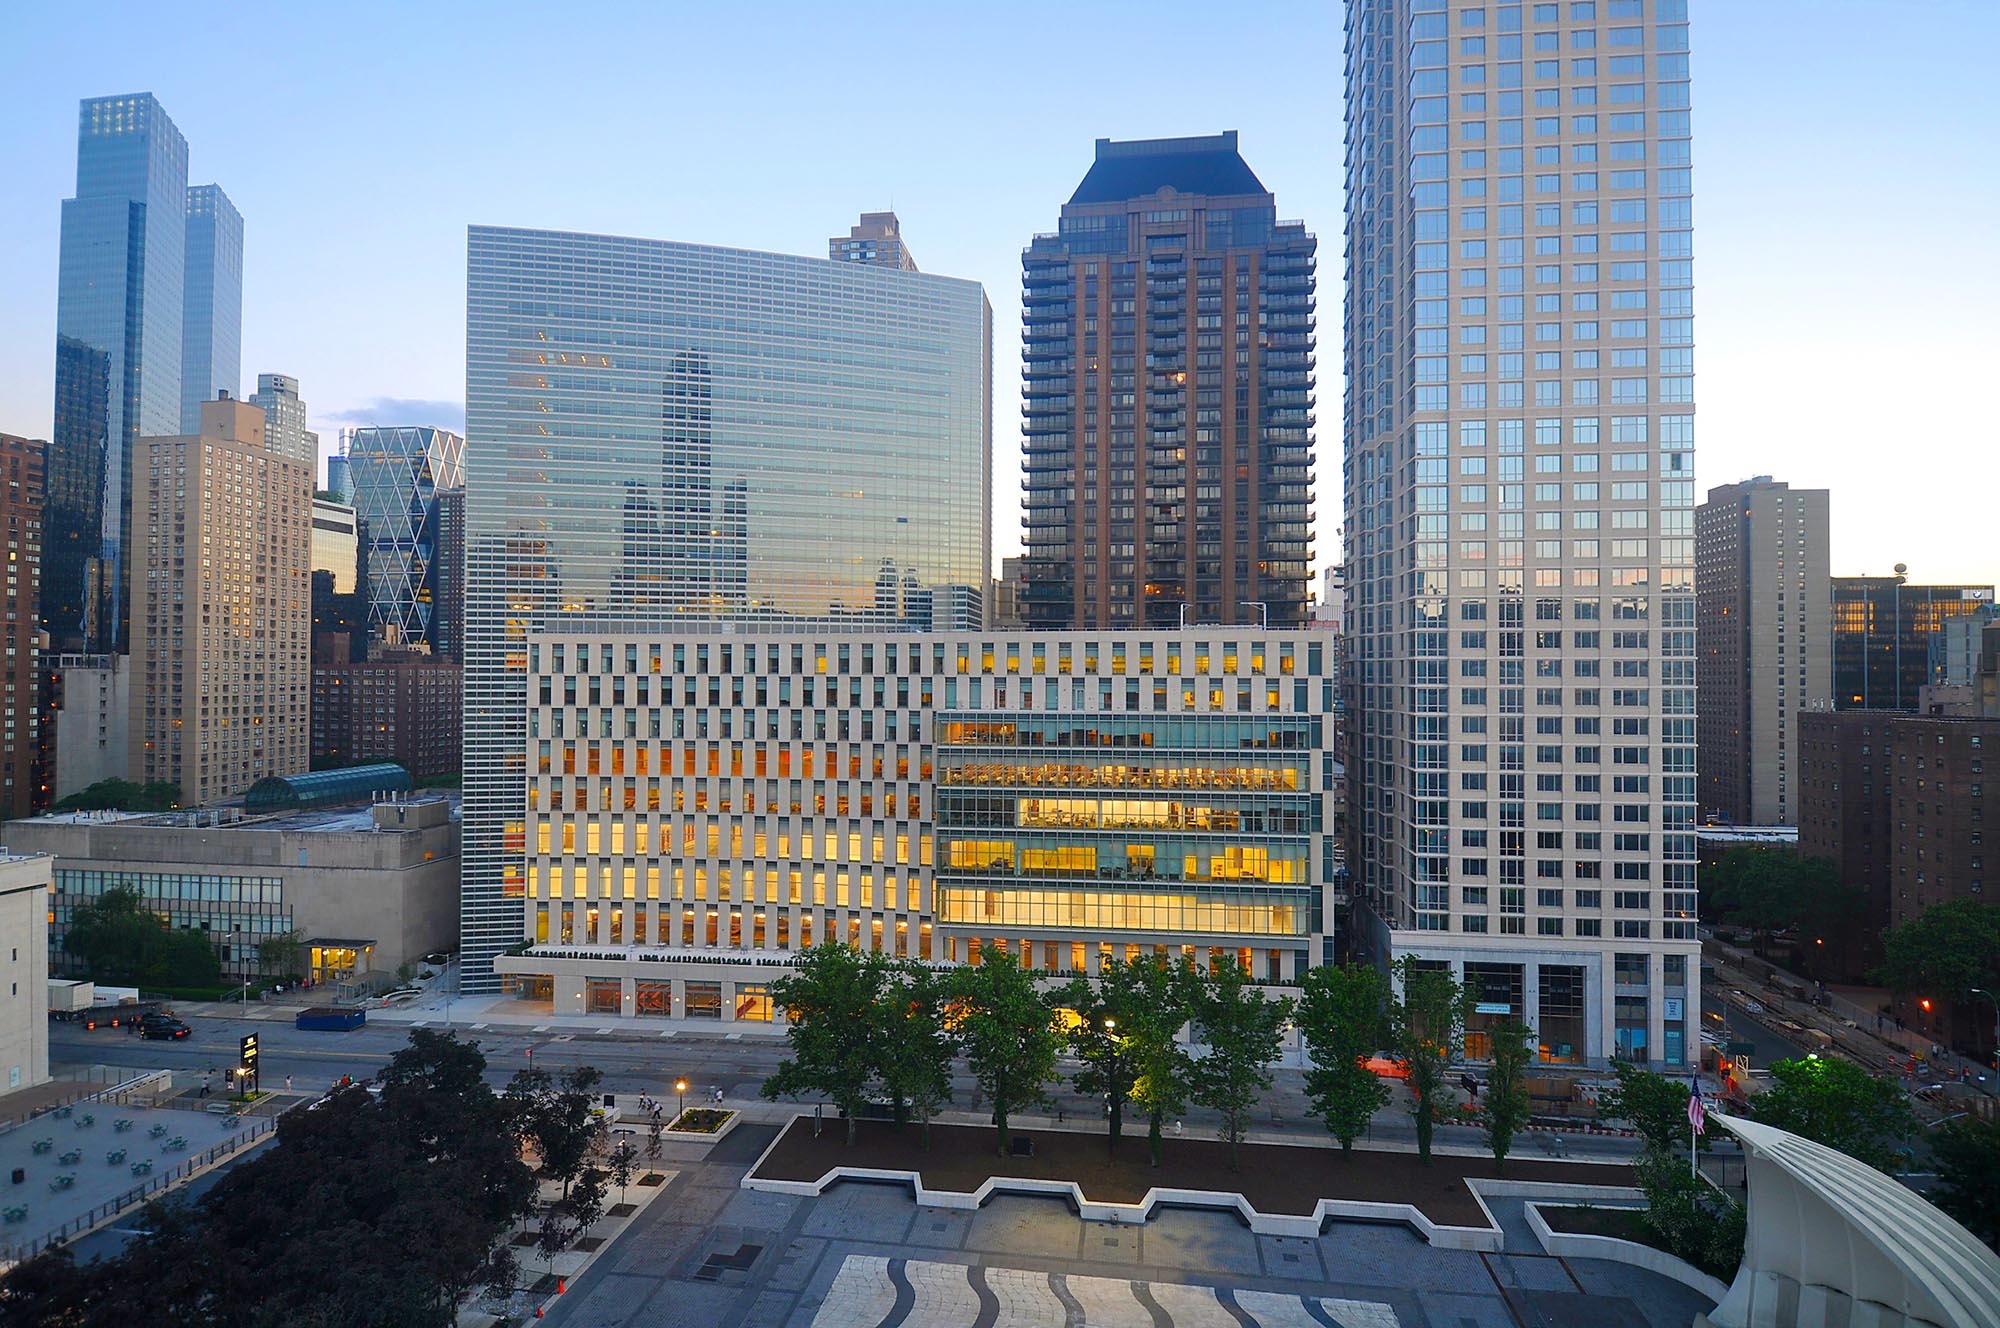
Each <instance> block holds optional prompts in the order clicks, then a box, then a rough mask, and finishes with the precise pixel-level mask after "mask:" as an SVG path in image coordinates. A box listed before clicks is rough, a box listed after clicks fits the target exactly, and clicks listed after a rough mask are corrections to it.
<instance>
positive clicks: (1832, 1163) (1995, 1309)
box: [1708, 1116, 2000, 1328]
mask: <svg viewBox="0 0 2000 1328" xmlns="http://www.w3.org/2000/svg"><path fill="white" fill-rule="evenodd" d="M1710 1119H1712V1120H1715V1121H1718V1122H1720V1123H1721V1125H1722V1127H1723V1128H1724V1129H1726V1130H1728V1131H1729V1132H1730V1133H1732V1134H1734V1135H1735V1136H1736V1137H1737V1138H1739V1139H1741V1140H1742V1141H1743V1147H1744V1151H1745V1153H1746V1154H1747V1156H1748V1158H1749V1169H1748V1170H1749V1185H1750V1211H1749V1228H1750V1229H1749V1238H1748V1240H1747V1241H1746V1243H1745V1247H1744V1251H1743V1266H1742V1268H1741V1269H1740V1270H1738V1272H1737V1274H1736V1281H1735V1282H1734V1283H1733V1284H1732V1285H1731V1286H1730V1288H1729V1294H1728V1295H1727V1296H1725V1297H1724V1298H1723V1301H1722V1304H1720V1305H1718V1306H1717V1307H1716V1308H1715V1311H1714V1312H1713V1313H1712V1314H1710V1315H1709V1316H1708V1317H1709V1320H1710V1322H1712V1323H1713V1324H1715V1325H1716V1326H1717V1328H1749V1325H1751V1324H1758V1325H1765V1324H1770V1325H1778V1326H1780V1328H1784V1326H1788V1325H1793V1324H1797V1325H1803V1326H1807V1328H1816V1326H1817V1325H1820V1324H1835V1325H1847V1324H1855V1325H1859V1324H1868V1325H1871V1326H1872V1325H1880V1326H1881V1328H1905V1326H1907V1328H1994V1325H2000V1256H1995V1254H1994V1253H1993V1251H1991V1250H1989V1249H1987V1248H1986V1246H1984V1245H1982V1244H1980V1242H1979V1241H1978V1240H1977V1239H1975V1238H1974V1237H1973V1235H1972V1233H1971V1232H1969V1231H1967V1230H1966V1229H1965V1228H1964V1227H1962V1226H1960V1225H1959V1224H1958V1223H1957V1222H1954V1221H1953V1220H1952V1219H1951V1218H1949V1217H1947V1216H1945V1214H1944V1213H1942V1212H1940V1211H1939V1210H1938V1209H1937V1208H1935V1207H1933V1206H1932V1205H1931V1204H1930V1203H1928V1202H1926V1201H1925V1200H1924V1198H1923V1197H1922V1196H1920V1195H1918V1194H1917V1193H1915V1192H1914V1191H1912V1190H1910V1189H1909V1188H1908V1187H1906V1186H1904V1185H1902V1184H1900V1183H1899V1182H1897V1181H1895V1180H1893V1179H1891V1178H1890V1177H1888V1176H1885V1175H1883V1174H1882V1173H1881V1172H1879V1171H1877V1170H1875V1168H1873V1167H1871V1166H1867V1165H1866V1164H1864V1163H1861V1162H1857V1161H1855V1160H1854V1159H1853V1158H1851V1157H1849V1156H1848V1155H1847V1154H1845V1153H1842V1152H1839V1151H1837V1150H1835V1149H1832V1148H1828V1147H1827V1146H1826V1145H1824V1144H1817V1143H1814V1142H1813V1141H1812V1140H1810V1139H1802V1138H1800V1137H1799V1136H1798V1135H1796V1134H1791V1133H1788V1132H1786V1131H1784V1130H1780V1129H1777V1128H1775V1127H1774V1126H1770V1125H1759V1124H1758V1123H1757V1122H1755V1121H1749V1120H1742V1119H1739V1118H1737V1117H1734V1116H1714V1117H1711V1118H1710Z"/></svg>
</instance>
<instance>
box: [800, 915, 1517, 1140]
mask: <svg viewBox="0 0 2000 1328" xmlns="http://www.w3.org/2000/svg"><path fill="white" fill-rule="evenodd" d="M1301 986H1302V989H1301V992H1300V995H1299V997H1298V998H1297V999H1296V1000H1294V999H1292V998H1289V997H1279V998H1273V997H1270V996H1268V995H1267V994H1266V993H1265V992H1264V991H1263V990H1262V989H1261V988H1259V987H1258V986H1256V985H1255V984H1254V983H1252V982H1251V980H1250V978H1249V976H1248V975H1247V974H1246V973H1245V972H1244V971H1243V970H1242V969H1241V968H1240V967H1238V966H1237V965H1236V963H1235V962H1234V961H1233V960H1229V959H1224V960H1223V961H1221V962H1219V963H1217V964H1215V965H1213V966H1211V967H1210V968H1208V969H1206V970H1203V969H1199V968H1197V967H1195V965H1194V964H1192V963H1191V962H1189V961H1187V960H1184V959H1183V960H1177V961H1172V962H1170V961H1167V960H1165V959H1160V958H1155V957H1143V958H1140V959H1137V960H1134V961H1131V962H1126V961H1123V960H1118V959H1107V960H1106V961H1105V963H1104V965H1103V968H1102V970H1101V972H1100V973H1098V974H1097V975H1096V976H1095V977H1085V976H1080V975H1079V976H1077V977H1075V978H1072V979H1071V980H1070V981H1069V982H1067V983H1065V984H1063V985H1061V986H1058V987H1054V988H1049V989H1045V988H1043V987H1042V986H1041V985H1040V983H1039V982H1038V981H1037V977H1036V974H1034V973H1033V972H1032V971H1030V970H1026V969H1023V968H1022V967H1021V966H1020V965H1019V964H1018V963H1016V962H1015V961H1014V959H1013V958H1012V957H1011V956H1009V955H1005V954H993V955H988V956H987V957H986V958H985V959H984V961H983V962H981V963H979V964H976V965H971V966H968V967H964V968H957V969H950V970H944V971H940V970H937V969H933V968H931V967H930V966H928V965H926V964H923V963H920V962H916V961H912V960H898V959H891V958H888V957H886V956H883V955H880V954H874V953H862V952H858V951H856V950H853V949H851V948H849V947H847V946H843V945H837V944H825V945H816V946H812V947H810V948H808V949H806V950H804V951H802V952H801V953H800V955H799V962H798V967H797V968H796V969H795V970H794V971H793V972H791V973H789V974H787V975H786V976H785V977H783V978H781V979H779V980H778V981H777V982H776V983H774V984H773V985H772V989H771V994H772V1000H773V1002H774V1003H775V1004H777V1005H778V1006H779V1007H780V1008H782V1009H783V1010H784V1012H785V1015H786V1019H787V1021H788V1023H789V1028H788V1029H787V1033H786V1036H787V1038H788V1040H789V1044H790V1049H791V1053H792V1054H791V1056H790V1057H789V1058H788V1059H787V1060H786V1061H785V1062H784V1063H783V1064H782V1065H780V1066H779V1068H778V1072H777V1073H776V1074H774V1075H773V1076H771V1078H770V1079H768V1080H767V1081H766V1082H765V1084H764V1089H763V1092H764V1095H765V1096H766V1097H770V1098H777V1097H786V1096H790V1097H796V1096H800V1095H804V1094H813V1095H818V1096H822V1097H825V1098H826V1099H827V1100H829V1101H830V1102H832V1103H833V1105H834V1106H835V1107H836V1108H837V1109H838V1110H839V1111H840V1113H841V1114H842V1115H843V1116H845V1117H846V1119H847V1142H848V1143H849V1144H852V1143H853V1142H854V1140H855V1137H856V1131H857V1129H858V1124H859V1120H860V1117H861V1116H862V1114H863V1113H864V1111H865V1110H866V1109H867V1108H868V1107H869V1105H870V1103H871V1102H872V1101H875V1100H877V1099H885V1100H886V1101H887V1103H888V1106H889V1110H890V1113H891V1115H892V1117H893V1119H894V1121H895V1122H896V1124H897V1125H898V1126H899V1127H900V1126H901V1125H903V1124H905V1123H907V1122H912V1121H914V1122H915V1123H916V1124H917V1125H918V1126H919V1127H921V1129H922V1134H923V1140H922V1143H923V1146H924V1147H925V1148H928V1147H929V1146H930V1131H929V1126H930V1122H931V1120H932V1119H933V1118H934V1117H935V1116H936V1115H937V1113H938V1112H939V1111H941V1110H942V1109H943V1108H944V1107H945V1106H946V1105H947V1104H948V1103H949V1102H950V1101H951V1097H952V1076H953V1071H954V1069H955V1067H956V1064H957V1061H958V1059H959V1058H960V1057H963V1058H964V1060H965V1063H966V1067H967V1070H968V1072H969V1073H970V1075H971V1077H972V1079H973V1082H974V1083H975V1084H976V1085H977V1096H978V1098H980V1099H982V1100H983V1101H984V1103H985V1104H987V1105H988V1106H989V1107H990V1109H991V1111H992V1116H993V1123H994V1124H995V1125H996V1126H997V1127H998V1131H999V1139H998V1145H999V1150H1000V1153H1001V1154H1002V1155H1003V1156H1005V1155H1006V1154H1007V1153H1008V1151H1009V1149H1010V1146H1011V1139H1010V1135H1009V1121H1010V1120H1011V1119H1012V1118H1013V1117H1015V1116H1017V1115H1019V1114H1020V1113H1022V1112H1023V1111H1027V1110H1031V1109H1033V1108H1036V1107H1043V1106H1047V1105H1048V1103H1049V1096H1048V1089H1049V1086H1050V1084H1051V1083H1052V1082H1053V1081H1054V1080H1055V1079H1056V1078H1057V1068H1058V1067H1057V1057H1058V1055H1059V1054H1061V1053H1062V1052H1064V1051H1067V1052H1068V1054H1069V1055H1070V1056H1072V1057H1073V1058H1074V1059H1075V1061H1076V1069H1075V1070H1074V1072H1073V1073H1072V1075H1071V1080H1070V1081H1071V1083H1072V1085H1073V1086H1074V1088H1075V1089H1076V1091H1077V1092H1079V1093H1082V1094H1086V1095H1088V1096H1090V1097H1092V1098H1093V1099H1101V1100H1102V1101H1103V1102H1104V1104H1105V1109H1106V1120H1107V1125H1108V1141H1109V1146H1110V1147H1111V1149H1112V1150H1113V1151H1114V1152H1115V1151H1116V1149H1117V1147H1118V1142H1119V1140H1120V1138H1121V1137H1122V1135H1123V1132H1124V1125H1125V1114H1126V1111H1127V1108H1128V1107H1130V1108H1132V1109H1134V1110H1136V1111H1138V1112H1139V1113H1140V1114H1141V1115H1142V1116H1143V1117H1144V1119H1145V1121H1146V1135H1147V1144H1148V1150H1149V1153H1150V1155H1151V1158H1152V1162H1153V1165H1155V1166H1158V1165H1159V1162H1160V1148H1161V1139H1162V1133H1163V1126H1164V1123H1165V1122H1166V1121H1167V1120H1168V1119H1171V1118H1173V1117H1174V1116H1176V1115H1178V1114H1179V1113H1181V1112H1183V1111H1185V1110H1186V1109H1187V1108H1188V1107H1189V1106H1198V1107H1204V1108H1207V1109H1209V1110H1212V1111H1214V1112H1216V1113H1217V1115H1218V1116H1220V1117H1221V1131H1220V1133H1221V1137H1222V1138H1224V1139H1225V1140H1227V1141H1228V1142H1229V1145H1230V1157H1231V1163H1232V1165H1234V1163H1235V1160H1236V1157H1237V1152H1238V1149H1239V1147H1240V1145H1241V1143H1242V1140H1243V1136H1244V1135H1245V1133H1246V1132H1247V1131H1248V1129H1249V1124H1250V1120H1251V1117H1252V1115H1253V1113H1254V1112H1255V1110H1256V1107H1257V1105H1258V1102H1259V1101H1260V1100H1261V1098H1262V1096H1263V1094H1264V1093H1265V1092H1266V1091H1267V1090H1268V1089H1269V1088H1270V1087H1271V1082H1272V1076H1271V1067H1272V1064H1273V1062H1275V1061H1276V1060H1277V1059H1278V1057H1279V1053H1280V1051H1281V1048H1282V1044H1283V1037H1284V1030H1285V1028H1286V1025H1287V1024H1288V1023H1290V1022H1296V1025H1297V1027H1298V1030H1299V1033H1300V1035H1301V1037H1302V1038H1303V1039H1304V1042H1305V1045H1306V1048H1307V1050H1308V1051H1309V1052H1310V1054H1311V1062H1312V1064H1311V1068H1309V1069H1308V1070H1307V1072H1306V1092H1307V1096H1308V1098H1309V1099H1310V1101H1311V1102H1312V1105H1313V1110H1314V1112H1315V1114H1316V1115H1317V1116H1318V1117H1319V1118H1320V1119H1321V1120H1322V1121H1324V1122H1325V1124H1326V1127H1327V1130H1328V1132H1329V1133H1330V1134H1332V1136H1333V1137H1334V1138H1335V1139H1337V1140H1338V1141H1339V1142H1340V1145H1341V1148H1342V1150H1343V1151H1344V1152H1345V1151H1351V1150H1352V1148H1353V1145H1354V1141H1355V1140H1356V1139H1358V1138H1360V1137H1361V1136H1362V1135H1363V1134H1364V1133H1365V1132H1366V1131H1367V1129H1368V1126H1369V1122H1370V1120H1371V1119H1372V1118H1373V1116H1374V1114H1375V1113H1376V1112H1377V1111H1379V1110H1381V1109H1382V1108H1383V1107H1384V1106H1386V1105H1387V1104H1388V1101H1389V1088H1388V1086H1387V1084H1386V1083H1385V1082H1384V1081H1383V1079H1382V1078H1381V1077H1380V1076H1379V1075H1377V1074H1376V1073H1375V1071H1374V1070H1373V1069H1371V1068H1370V1065H1369V1061H1370V1058H1371V1057H1372V1056H1374V1055H1375V1054H1376V1053H1378V1052H1382V1051H1385V1050H1386V1051H1388V1052H1390V1053H1391V1054H1392V1055H1394V1056H1396V1057H1397V1058H1398V1059H1399V1061H1400V1062H1401V1063H1402V1064H1403V1065H1404V1066H1405V1067H1407V1071H1408V1080H1409V1085H1410V1090H1411V1096H1412V1113H1413V1115H1414V1116H1415V1120H1416V1130H1417V1146H1418V1151H1419V1153H1420V1154H1421V1156H1422V1157H1423V1158H1424V1159H1425V1160H1426V1161H1428V1160H1429V1158H1430V1153H1431V1139H1432V1129H1433V1125H1434V1123H1435V1121H1436V1119H1437V1118H1438V1116H1439V1115H1440V1114H1442V1111H1443V1109H1444V1100H1445V1098H1446V1097H1448V1096H1449V1093H1450V1078H1449V1075H1450V1071H1451V1069H1452V1067H1453V1066H1454V1065H1456V1064H1457V1063H1458V1060H1459V1057H1460V1055H1461V1053H1462V1050H1463V1045H1464V1039H1465V1026H1466V1018H1467V1014H1468V1012H1469V1009H1470V1002H1469V999H1468V997H1467V994H1466V992H1465V990H1464V989H1463V988H1462V987H1461V986H1460V984H1459V983H1457V982H1456V981H1454V980H1453V978H1452V976H1451V974H1450V972H1449V971H1448V970H1446V969H1444V968H1443V967H1441V966H1429V965H1423V964H1420V963H1417V962H1415V961H1412V960H1404V961H1402V962H1401V963H1400V964H1399V966H1398V968H1397V969H1396V972H1395V981H1394V983H1393V984H1392V983H1391V981H1390V980H1389V978H1388V977H1387V976H1386V975H1384V974H1383V973H1382V972H1380V971H1379V970H1377V969H1374V968H1368V967H1360V966H1349V967H1334V966H1331V965H1328V966H1323V967H1320V968H1315V969H1312V970H1310V971H1309V972H1308V973H1307V974H1306V976H1305V978H1304V980H1303V982H1302V984H1301ZM1190 1027H1191V1028H1192V1030H1193V1035H1194V1037H1193V1041H1194V1043H1195V1044H1196V1045H1194V1046H1190V1045H1189V1043H1188V1042H1186V1041H1183V1040H1182V1038H1181V1030H1182V1029H1184V1028H1190ZM1485 1032H1486V1034H1487V1036H1488V1037H1489V1038H1490V1040H1491V1044H1492V1073H1491V1082H1490V1085H1489V1091H1488V1093H1487V1096H1486V1102H1485V1106H1484V1109H1483V1111H1482V1112H1481V1121H1482V1123H1483V1124H1484V1125H1485V1127H1486V1130H1487V1135H1488V1140H1489V1143H1490V1144H1491V1146H1492V1148H1493V1152H1494V1156H1495V1157H1496V1158H1498V1159H1501V1160H1503V1161H1504V1159H1505V1158H1506V1155H1507V1152H1508V1150H1509V1148H1510V1146H1511V1144H1512V1141H1513V1138H1514V1135H1515V1134H1516V1133H1517V1132H1518V1131H1519V1129H1520V1128H1521V1127H1522V1126H1523V1125H1525V1124H1526V1123H1527V1118H1528V1098H1527V1093H1526V1089H1525V1086H1524V1082H1523V1079H1524V1075H1525V1071H1526V1068H1527V1066H1528V1064H1529V1062H1530V1060H1531V1058H1532V1055H1533V1044H1534V1035H1533V1033H1532V1031H1531V1030H1530V1029H1528V1028H1527V1027H1526V1026H1525V1025H1523V1024H1520V1023H1519V1022H1518V1021H1512V1020H1510V1021H1506V1022H1504V1023H1502V1024H1501V1025H1499V1026H1497V1027H1494V1028H1490V1029H1487V1030H1485Z"/></svg>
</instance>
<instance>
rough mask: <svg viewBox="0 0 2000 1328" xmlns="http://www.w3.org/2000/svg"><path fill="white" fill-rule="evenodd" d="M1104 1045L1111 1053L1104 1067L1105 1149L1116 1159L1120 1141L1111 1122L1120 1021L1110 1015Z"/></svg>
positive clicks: (1116, 1088) (1115, 1091)
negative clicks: (1112, 1129) (1112, 1130)
mask: <svg viewBox="0 0 2000 1328" xmlns="http://www.w3.org/2000/svg"><path fill="white" fill-rule="evenodd" d="M1104 1043H1105V1049H1106V1050H1107V1051H1109V1052H1110V1053H1111V1054H1110V1057H1109V1059H1108V1061H1107V1062H1106V1064H1105V1067H1104V1115H1105V1119H1106V1126H1105V1131H1104V1149H1105V1151H1106V1152H1107V1153H1109V1154H1110V1155H1111V1156H1113V1157H1116V1156H1117V1155H1118V1140H1117V1139H1116V1138H1114V1137H1113V1136H1112V1133H1111V1129H1110V1120H1111V1118H1112V1101H1111V1099H1112V1096H1113V1095H1114V1094H1115V1093H1117V1091H1118V1021H1117V1020H1116V1019H1114V1018H1112V1017H1111V1016H1110V1015H1106V1016H1105V1017H1104Z"/></svg>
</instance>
